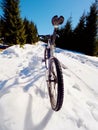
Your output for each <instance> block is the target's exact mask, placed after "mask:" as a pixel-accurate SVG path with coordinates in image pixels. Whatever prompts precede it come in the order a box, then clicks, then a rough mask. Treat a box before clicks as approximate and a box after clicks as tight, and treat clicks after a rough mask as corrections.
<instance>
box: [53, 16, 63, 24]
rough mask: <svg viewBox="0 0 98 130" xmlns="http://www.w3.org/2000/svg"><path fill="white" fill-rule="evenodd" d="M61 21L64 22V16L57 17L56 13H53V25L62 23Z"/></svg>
mask: <svg viewBox="0 0 98 130" xmlns="http://www.w3.org/2000/svg"><path fill="white" fill-rule="evenodd" d="M63 22H64V17H63V16H60V17H58V16H57V15H55V16H54V17H53V18H52V24H53V25H54V26H58V25H60V24H62V23H63Z"/></svg>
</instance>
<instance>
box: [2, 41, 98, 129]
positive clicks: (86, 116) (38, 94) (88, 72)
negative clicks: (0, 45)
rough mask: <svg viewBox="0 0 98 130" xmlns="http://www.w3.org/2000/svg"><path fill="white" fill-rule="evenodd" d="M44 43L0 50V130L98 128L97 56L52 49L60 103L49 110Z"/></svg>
mask: <svg viewBox="0 0 98 130" xmlns="http://www.w3.org/2000/svg"><path fill="white" fill-rule="evenodd" d="M43 55H44V43H41V42H39V43H38V44H36V45H26V46H25V47H24V48H19V47H18V46H13V47H10V48H8V49H6V50H5V51H3V52H2V53H0V130H65V129H66V130H98V82H97V80H98V58H96V57H90V56H86V55H82V54H78V53H74V52H70V51H66V50H61V49H59V48H56V57H57V58H58V59H59V60H60V62H61V64H62V70H63V77H64V103H63V106H62V109H61V110H60V111H59V112H54V111H52V110H51V105H50V101H49V96H48V90H47V85H46V77H45V75H46V74H45V66H44V63H43V62H42V59H43Z"/></svg>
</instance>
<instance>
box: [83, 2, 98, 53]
mask: <svg viewBox="0 0 98 130" xmlns="http://www.w3.org/2000/svg"><path fill="white" fill-rule="evenodd" d="M97 12H98V11H97V5H96V2H95V3H93V4H92V6H91V7H90V13H88V15H87V22H86V54H88V55H94V53H95V48H96V45H95V38H96V35H97V26H96V21H97Z"/></svg>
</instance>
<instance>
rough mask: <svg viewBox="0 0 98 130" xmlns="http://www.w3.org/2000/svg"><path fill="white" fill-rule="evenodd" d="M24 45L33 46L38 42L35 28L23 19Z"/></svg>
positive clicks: (31, 23)
mask: <svg viewBox="0 0 98 130" xmlns="http://www.w3.org/2000/svg"><path fill="white" fill-rule="evenodd" d="M24 25H25V35H26V43H29V44H32V43H33V44H34V43H36V42H37V41H38V32H37V27H36V26H35V25H34V23H33V22H29V21H28V20H27V19H26V18H25V19H24Z"/></svg>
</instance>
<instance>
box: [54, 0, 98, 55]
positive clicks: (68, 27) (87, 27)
mask: <svg viewBox="0 0 98 130" xmlns="http://www.w3.org/2000/svg"><path fill="white" fill-rule="evenodd" d="M58 35H59V37H58V38H57V40H56V45H57V46H58V47H60V48H63V49H68V50H74V51H77V52H81V53H84V54H87V55H95V56H98V0H95V2H94V3H93V4H92V5H91V7H90V11H89V12H88V13H87V14H85V12H84V13H83V15H82V16H81V17H80V20H79V23H78V24H77V26H76V27H75V28H74V29H72V17H70V18H69V19H68V20H67V22H66V24H65V26H63V27H61V28H60V29H59V30H58Z"/></svg>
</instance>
